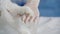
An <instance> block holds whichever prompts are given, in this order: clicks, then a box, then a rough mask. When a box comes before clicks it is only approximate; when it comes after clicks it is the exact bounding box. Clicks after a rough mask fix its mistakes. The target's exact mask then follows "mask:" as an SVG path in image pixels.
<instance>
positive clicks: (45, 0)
mask: <svg viewBox="0 0 60 34" xmlns="http://www.w3.org/2000/svg"><path fill="white" fill-rule="evenodd" d="M39 10H40V13H41V16H47V17H60V0H41V1H40V4H39Z"/></svg>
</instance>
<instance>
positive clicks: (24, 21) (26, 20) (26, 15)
mask: <svg viewBox="0 0 60 34" xmlns="http://www.w3.org/2000/svg"><path fill="white" fill-rule="evenodd" d="M25 16H26V18H25V19H24V22H26V21H27V18H28V16H29V14H25Z"/></svg>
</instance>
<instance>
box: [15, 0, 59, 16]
mask: <svg viewBox="0 0 60 34" xmlns="http://www.w3.org/2000/svg"><path fill="white" fill-rule="evenodd" d="M16 3H17V4H18V5H20V6H24V5H25V4H26V0H22V1H21V2H20V1H18V0H17V1H16ZM38 8H39V11H40V15H41V16H46V17H60V0H41V1H40V4H39V7H38Z"/></svg>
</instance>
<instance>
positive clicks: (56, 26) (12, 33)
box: [0, 17, 60, 34]
mask: <svg viewBox="0 0 60 34" xmlns="http://www.w3.org/2000/svg"><path fill="white" fill-rule="evenodd" d="M36 28H38V29H37V31H36V32H35V33H36V34H60V17H40V20H39V23H38V24H37V27H36ZM33 32H34V31H33ZM0 34H19V33H18V31H16V30H14V29H13V28H11V26H9V24H6V23H5V21H4V20H2V19H1V17H0Z"/></svg>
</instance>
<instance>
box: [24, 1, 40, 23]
mask: <svg viewBox="0 0 60 34" xmlns="http://www.w3.org/2000/svg"><path fill="white" fill-rule="evenodd" d="M39 1H40V0H34V1H33V2H31V0H30V1H28V2H27V3H26V5H25V6H28V7H30V8H31V9H32V10H33V11H34V13H35V15H34V16H29V14H28V15H25V18H24V17H23V20H24V22H28V21H29V22H35V21H36V20H37V19H38V18H39V10H38V5H39ZM31 3H32V4H31Z"/></svg>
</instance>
